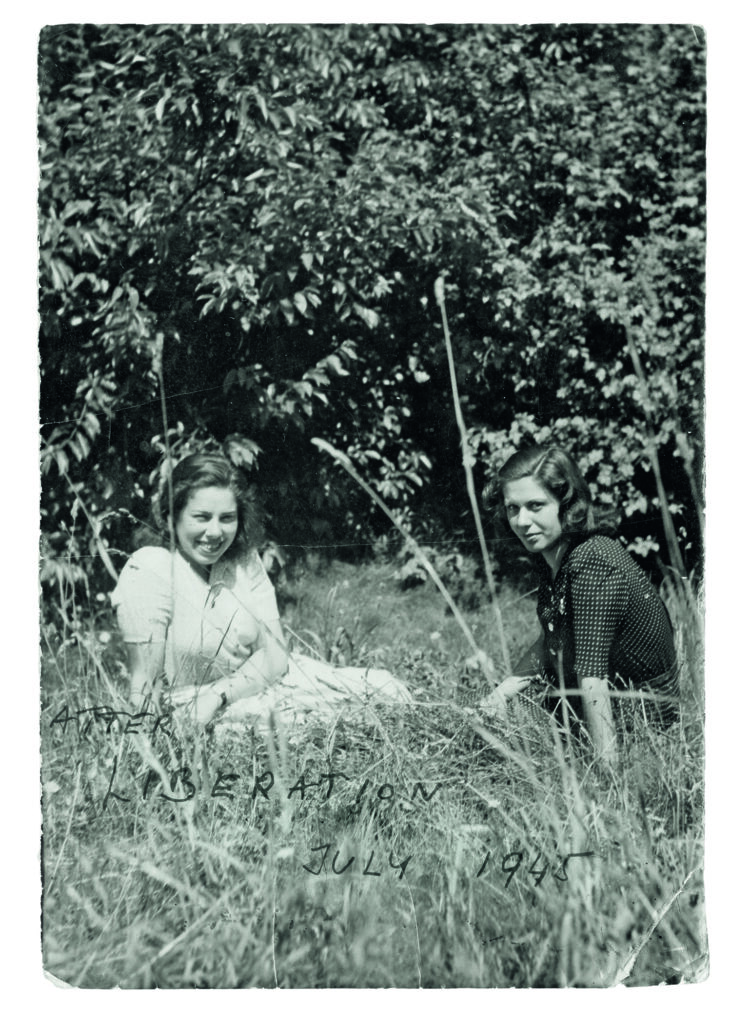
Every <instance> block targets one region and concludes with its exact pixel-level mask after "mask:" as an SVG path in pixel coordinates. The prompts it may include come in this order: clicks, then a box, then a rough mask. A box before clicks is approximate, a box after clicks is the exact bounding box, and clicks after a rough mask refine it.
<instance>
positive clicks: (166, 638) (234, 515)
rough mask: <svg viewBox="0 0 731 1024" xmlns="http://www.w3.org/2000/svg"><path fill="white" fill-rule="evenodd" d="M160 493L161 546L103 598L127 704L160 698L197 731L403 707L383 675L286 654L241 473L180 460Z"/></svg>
mask: <svg viewBox="0 0 731 1024" xmlns="http://www.w3.org/2000/svg"><path fill="white" fill-rule="evenodd" d="M171 490H172V501H169V497H168V495H169V490H168V488H167V487H165V488H163V491H162V496H161V499H160V512H161V519H162V521H163V522H164V523H166V524H167V526H168V531H169V533H170V534H171V537H172V541H173V543H172V545H168V546H155V545H151V546H147V547H142V548H140V549H139V550H138V551H136V552H135V553H134V555H132V557H131V558H130V559H129V561H128V562H127V564H126V565H125V567H124V568H123V570H122V572H121V574H120V578H119V582H118V584H117V587H116V589H115V591H114V593H113V595H112V603H113V605H114V606H115V608H116V611H117V618H118V621H119V626H120V630H121V633H122V637H123V639H124V641H125V643H126V647H127V651H128V656H129V673H130V697H131V700H132V701H133V702H134V703H136V704H138V705H139V704H141V703H143V702H144V701H146V700H153V701H157V700H159V699H160V698H161V696H163V694H164V696H165V698H166V699H169V700H170V701H171V702H172V704H173V705H174V706H175V707H177V708H178V709H180V710H181V711H183V712H186V713H188V714H189V715H190V717H191V718H192V719H193V720H194V721H195V722H197V723H198V724H201V725H207V724H209V723H211V722H213V721H215V720H217V719H218V718H219V717H221V716H224V715H225V716H226V717H227V718H228V719H229V720H251V721H254V720H259V721H261V720H262V719H266V718H268V716H269V715H270V714H271V713H276V714H279V715H284V716H288V717H289V718H290V719H291V718H292V717H293V716H296V714H297V713H307V712H309V711H316V712H318V713H320V714H322V713H327V712H328V711H330V710H332V709H334V708H335V707H337V705H338V704H339V703H340V702H342V701H343V700H346V699H352V698H356V699H358V700H361V701H364V700H395V701H402V702H408V701H410V699H411V698H410V696H409V694H408V691H407V690H406V688H405V687H404V686H403V684H401V683H400V682H399V681H398V680H396V679H394V677H393V676H391V675H390V673H388V672H385V671H382V670H363V669H355V668H334V667H333V666H330V665H326V664H324V663H322V662H319V661H317V660H314V659H311V658H307V657H305V656H303V655H301V654H297V655H293V656H291V657H290V656H289V655H288V652H287V645H286V643H285V641H284V637H283V634H282V627H281V623H280V620H279V613H278V610H277V601H276V596H275V592H274V587H273V586H272V584H271V582H270V580H269V578H268V576H267V574H266V571H265V569H264V566H263V565H262V562H261V559H260V558H259V555H258V553H257V545H258V544H259V543H260V542H261V539H262V535H261V527H260V520H259V517H258V515H257V511H256V507H255V505H254V503H253V501H252V499H251V497H250V494H249V491H248V488H247V486H246V483H245V481H244V479H243V476H242V474H241V472H240V470H238V469H237V468H236V467H234V466H232V465H231V464H230V463H229V462H228V460H227V459H225V458H223V457H219V456H212V455H207V454H201V455H191V456H188V457H187V458H185V459H183V460H181V461H180V462H179V463H178V464H177V465H176V466H175V468H174V469H173V472H172V477H171Z"/></svg>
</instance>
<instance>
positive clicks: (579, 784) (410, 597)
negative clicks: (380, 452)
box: [41, 563, 707, 988]
mask: <svg viewBox="0 0 731 1024" xmlns="http://www.w3.org/2000/svg"><path fill="white" fill-rule="evenodd" d="M294 589H295V597H297V598H298V601H297V604H296V605H295V606H294V612H293V613H292V615H291V616H290V618H289V619H288V623H289V626H290V629H291V637H292V643H293V645H294V646H298V645H299V644H300V643H303V644H304V643H305V642H306V643H307V644H308V645H309V646H310V647H311V648H312V647H314V649H315V650H316V651H317V652H319V653H320V654H321V655H322V656H324V657H328V658H331V659H332V660H334V661H347V660H357V661H358V662H359V663H365V664H372V665H385V666H387V667H389V668H391V669H392V670H394V671H396V672H397V673H398V674H399V675H401V676H402V677H403V678H404V679H405V680H406V681H407V682H408V684H409V686H410V688H411V690H412V693H413V694H414V695H415V699H416V703H415V705H414V706H413V707H390V708H389V707H386V706H383V705H373V706H370V707H367V708H363V709H355V708H351V709H344V710H343V711H342V713H341V714H340V715H339V716H338V717H337V718H336V719H334V720H333V719H330V720H323V719H319V718H317V717H316V716H315V715H312V716H310V718H309V719H308V720H307V721H306V722H305V723H304V724H302V725H299V726H297V728H296V729H294V728H293V729H292V730H289V731H288V730H287V729H285V728H283V727H282V726H280V725H277V724H276V723H272V726H271V728H270V729H269V730H267V731H265V732H264V733H254V732H252V731H251V730H247V729H243V728H236V729H234V728H228V729H226V728H223V727H221V728H219V729H217V730H216V731H215V732H213V733H212V734H206V735H205V736H204V737H203V738H201V737H200V736H197V735H193V734H191V735H187V734H185V733H181V732H179V731H175V730H170V735H167V733H166V730H165V728H164V723H163V728H162V729H159V730H158V731H157V733H156V734H155V736H154V738H151V737H150V736H149V735H148V736H147V737H146V736H145V735H139V734H138V735H134V734H130V733H127V734H126V735H125V733H124V728H123V723H121V722H120V721H112V720H111V719H109V718H107V719H104V718H103V717H100V718H99V720H98V721H96V722H95V721H94V716H93V714H87V715H86V716H85V717H84V718H82V720H81V721H80V722H79V724H78V725H77V723H76V722H74V721H69V722H67V723H66V725H65V726H64V724H63V721H64V717H65V716H64V715H63V713H62V709H63V708H64V707H65V706H66V707H68V709H69V710H70V711H75V710H77V709H79V708H87V707H95V706H98V705H107V706H111V707H117V708H119V707H122V706H123V697H124V694H125V685H126V679H125V669H124V657H123V652H122V650H121V647H120V644H119V640H118V638H117V636H116V634H115V633H114V630H113V628H112V627H111V626H110V624H109V623H108V622H106V621H104V620H103V619H102V620H99V619H98V617H97V619H96V620H95V619H94V618H93V617H92V616H91V615H90V614H87V613H85V611H84V609H82V608H74V609H73V614H72V613H71V612H69V613H68V614H67V616H66V621H65V624H62V625H61V626H60V627H59V629H58V630H57V631H56V632H55V634H54V633H52V631H51V630H50V629H48V628H46V629H45V631H44V632H45V651H44V659H43V660H44V675H43V708H42V720H41V721H42V744H43V783H44V799H43V829H44V831H43V866H44V900H43V915H44V937H43V940H44V962H45V967H46V968H47V970H49V971H50V972H51V973H53V974H54V975H56V976H57V977H59V978H61V979H63V980H64V981H65V982H67V983H69V984H71V985H73V986H80V987H111V986H116V985H120V986H122V987H126V988H136V987H152V986H161V987H169V988H173V987H175V988H178V987H216V988H222V987H252V986H261V987H275V986H279V987H284V988H312V987H322V988H337V987H359V988H367V987H381V986H386V987H391V986H394V987H400V988H411V987H477V988H482V987H508V986H518V987H528V986H530V987H556V986H575V987H593V986H608V985H613V984H618V983H622V984H625V985H653V984H658V983H679V982H682V981H686V982H687V981H696V980H699V979H702V978H703V977H704V976H705V973H706V971H707V951H706V938H705V924H704V900H703V870H702V860H703V799H702V796H703V793H702V758H703V746H702V725H703V721H702V703H701V701H700V700H699V695H698V689H697V686H696V684H695V683H694V681H693V678H692V674H691V672H690V670H689V667H690V665H691V664H692V663H693V660H694V659H695V658H696V657H697V653H698V652H697V645H698V643H699V637H698V633H697V625H696V622H695V620H694V619H693V618H692V617H690V616H688V615H687V612H686V611H685V606H684V603H683V602H681V601H678V602H677V606H676V609H675V614H676V629H677V634H678V638H679V644H680V647H681V659H682V662H683V672H682V679H681V682H682V704H681V721H680V722H679V723H678V724H677V725H675V726H673V728H672V729H671V730H670V731H668V732H666V733H653V732H651V731H649V730H648V729H646V728H644V727H643V726H642V724H641V723H639V722H638V727H637V729H636V730H635V731H634V733H633V734H632V735H631V736H630V738H629V739H628V740H627V743H626V745H625V748H624V756H623V758H622V759H621V762H620V764H619V765H618V766H617V768H616V770H613V771H611V772H607V771H605V770H603V769H600V768H599V767H598V766H597V765H595V764H594V763H593V762H592V759H591V755H590V753H589V752H588V750H583V749H581V748H578V747H577V748H574V749H573V751H572V752H571V756H569V749H568V748H567V747H566V745H565V743H564V741H563V740H562V739H561V737H560V736H559V735H558V733H557V732H556V731H555V730H551V729H545V728H542V729H538V728H534V727H533V726H532V725H531V723H530V722H529V721H523V720H520V721H515V722H514V723H513V725H512V726H511V725H508V726H506V727H505V728H504V729H503V731H501V732H500V733H497V732H495V731H494V730H493V729H492V728H491V727H490V725H489V723H488V722H487V721H485V720H484V719H483V718H482V717H481V716H480V713H479V711H478V710H477V709H478V705H479V700H480V697H481V696H482V695H483V693H484V691H485V689H486V687H487V686H488V685H489V684H488V682H487V680H486V679H485V676H484V675H483V674H482V673H481V672H479V671H474V670H471V669H470V668H469V667H467V666H466V655H468V654H469V653H470V648H469V645H467V644H466V642H465V638H464V634H463V632H462V630H461V628H460V627H459V626H458V624H457V623H456V622H455V620H454V617H452V616H450V615H447V614H445V611H444V603H443V601H442V599H441V597H440V595H439V594H438V592H437V591H436V589H435V588H434V587H432V585H431V584H430V583H427V584H426V585H424V586H423V587H421V588H417V589H415V590H411V591H407V592H403V591H401V590H400V589H399V587H398V586H397V583H396V581H395V580H394V578H393V573H392V569H391V567H390V566H388V565H386V564H384V563H373V564H371V565H369V566H362V567H357V568H354V567H351V566H346V565H341V564H337V563H335V564H333V565H332V566H330V567H328V568H327V570H325V571H323V572H321V573H315V572H307V573H303V574H302V575H301V576H300V577H299V578H298V579H297V580H296V582H295V584H294ZM499 600H500V602H501V611H502V616H503V620H504V622H505V630H506V637H507V642H508V644H509V646H510V648H511V653H515V652H517V651H518V649H519V648H520V647H521V646H522V645H523V644H524V643H525V640H526V637H527V635H529V634H532V633H533V632H534V630H535V627H534V625H533V622H534V610H533V605H532V599H531V598H524V596H523V595H521V594H518V593H515V592H512V591H510V590H509V589H504V590H503V591H502V592H501V593H500V596H499ZM488 613H489V609H488V599H487V596H486V595H483V600H482V604H481V605H480V606H479V607H478V608H476V610H475V611H473V612H471V613H467V612H465V613H464V614H465V616H466V618H467V619H468V620H469V626H470V629H471V630H472V631H473V633H474V635H475V637H476V640H477V642H478V643H479V645H480V647H481V648H483V649H484V650H485V651H486V652H487V653H488V655H489V656H490V657H492V658H493V659H494V660H495V663H496V664H497V665H498V666H500V665H501V652H500V643H499V641H496V638H495V637H494V631H493V630H492V629H491V628H490V627H489V625H488V624H489V622H490V618H489V615H488ZM298 638H301V640H300V639H298ZM637 714H638V715H639V710H638V712H637ZM59 715H60V717H59ZM54 718H55V719H56V724H52V723H53V721H54ZM88 723H91V724H88ZM150 731H151V726H148V727H147V729H145V730H142V732H147V733H148V734H149V733H150ZM115 765H116V772H115ZM184 768H185V769H187V770H188V774H187V775H183V776H182V777H181V775H180V773H179V774H178V777H177V779H176V777H175V771H176V769H178V770H180V769H184ZM113 772H115V774H114V781H113V783H112V784H111V787H110V782H111V780H112V773H113ZM224 776H227V777H224ZM234 776H236V777H235V778H234ZM322 777H326V778H325V780H324V781H320V780H321V778H322ZM257 779H258V780H259V783H260V785H259V786H258V787H257V785H256V782H257ZM331 783H332V786H331V791H330V784H331ZM311 784H312V785H311ZM191 786H194V787H195V795H194V797H193V798H192V799H190V800H186V801H182V802H175V801H174V800H171V799H165V797H166V796H168V797H175V796H177V797H182V796H184V795H185V793H186V791H190V787H191ZM325 848H327V850H325ZM325 852H326V856H325V859H324V863H325V866H324V867H323V868H322V870H320V871H319V872H317V869H318V867H319V866H320V864H321V862H322V861H323V856H324V854H325ZM351 858H353V859H352V861H351ZM566 858H568V859H566ZM348 865H349V866H348ZM307 867H309V868H310V869H311V871H308V870H306V868H307ZM314 872H317V873H314ZM338 872H340V873H338Z"/></svg>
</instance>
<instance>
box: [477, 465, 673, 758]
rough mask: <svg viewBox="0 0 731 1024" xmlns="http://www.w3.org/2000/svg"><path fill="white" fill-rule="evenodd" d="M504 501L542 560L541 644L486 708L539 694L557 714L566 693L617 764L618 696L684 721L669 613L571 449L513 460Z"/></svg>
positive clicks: (658, 718)
mask: <svg viewBox="0 0 731 1024" xmlns="http://www.w3.org/2000/svg"><path fill="white" fill-rule="evenodd" d="M497 500H498V501H499V503H500V506H501V514H502V515H504V516H505V517H506V519H507V523H508V526H509V527H510V529H511V530H512V531H513V533H514V534H515V535H516V536H517V537H518V539H519V540H520V542H521V543H522V544H523V546H524V547H525V548H526V550H527V551H529V552H530V553H531V554H533V555H537V556H540V558H538V559H537V561H538V564H539V568H540V571H541V579H540V584H539V589H538V608H537V610H538V618H539V621H540V624H541V628H542V636H541V638H540V639H539V641H538V642H537V643H536V644H535V645H534V646H533V647H532V648H530V650H528V651H527V652H526V653H525V654H524V655H523V657H522V658H521V659H520V661H519V663H518V665H517V666H516V669H515V674H514V675H512V676H510V677H509V678H508V679H506V680H504V681H503V682H502V683H501V684H500V685H499V686H498V687H497V688H496V689H495V690H494V691H493V693H492V694H491V695H490V696H489V697H488V699H487V700H486V701H485V704H484V708H485V710H486V711H487V712H488V713H492V714H497V715H504V714H505V712H506V707H507V701H508V700H509V699H510V698H511V697H515V696H516V695H517V694H520V693H524V694H525V693H528V694H531V693H538V692H540V693H541V695H542V702H543V703H544V704H547V705H548V706H549V707H550V708H551V710H553V711H556V710H557V708H558V707H559V706H560V704H559V701H558V699H557V698H558V696H559V694H560V691H561V690H565V691H569V693H568V694H567V695H565V696H564V698H563V699H565V700H566V701H567V703H568V705H569V710H570V714H571V717H572V719H573V721H574V722H581V723H583V724H584V726H585V727H586V729H587V730H588V733H589V736H590V737H591V740H592V741H593V744H594V747H595V749H596V753H597V755H598V756H599V757H600V758H601V759H602V760H605V761H612V760H614V759H615V757H616V752H617V729H616V724H617V718H618V717H619V713H618V710H617V707H616V705H618V704H619V703H620V701H621V698H620V699H619V700H616V699H612V694H613V693H621V692H622V691H627V690H635V691H641V692H642V693H643V694H646V695H647V698H648V699H647V701H645V708H646V709H647V710H646V714H647V716H648V718H649V719H650V720H651V721H652V722H653V723H654V724H656V725H660V726H663V725H667V724H669V723H670V722H672V721H673V720H674V719H675V718H676V717H677V704H678V700H677V698H678V668H677V658H676V653H675V647H674V642H673V630H672V625H671V623H670V619H669V616H668V613H667V610H666V608H665V606H664V604H663V602H662V600H661V599H660V596H659V594H658V593H657V591H656V590H655V588H654V587H653V586H652V584H651V583H650V582H649V580H648V579H647V578H646V576H645V575H644V573H643V572H642V571H641V570H640V569H639V567H638V566H637V565H636V563H635V562H634V561H633V560H632V558H631V557H630V555H629V554H628V553H627V551H626V550H625V549H624V547H623V546H622V544H620V543H619V541H617V540H615V539H613V538H612V537H611V536H609V535H607V534H605V533H602V532H601V531H600V530H599V529H598V528H597V527H596V525H595V516H594V511H593V509H592V504H591V495H590V492H589V488H588V485H587V484H586V481H585V480H584V478H583V477H582V475H581V473H580V471H579V469H578V466H577V465H576V463H575V462H574V460H573V459H572V458H571V456H570V455H569V454H568V453H567V452H565V451H563V449H561V448H557V447H549V448H542V447H534V448H529V449H526V450H523V451H519V452H517V453H516V454H515V455H513V456H512V457H511V458H510V459H508V461H507V462H506V463H505V465H504V466H503V467H502V469H501V470H500V472H499V474H498V479H497ZM537 682H539V683H540V686H538V685H535V684H536V683H537ZM546 691H548V696H546Z"/></svg>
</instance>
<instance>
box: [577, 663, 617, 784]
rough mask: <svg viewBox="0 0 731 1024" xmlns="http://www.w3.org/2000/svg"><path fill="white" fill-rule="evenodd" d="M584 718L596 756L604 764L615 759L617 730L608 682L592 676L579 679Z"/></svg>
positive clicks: (610, 763)
mask: <svg viewBox="0 0 731 1024" xmlns="http://www.w3.org/2000/svg"><path fill="white" fill-rule="evenodd" d="M579 689H580V690H581V700H582V703H583V706H584V718H585V719H586V724H587V728H588V729H589V735H590V737H591V741H592V743H593V744H594V748H595V750H596V753H597V757H598V758H599V760H600V761H601V762H603V763H604V764H606V765H612V764H614V763H615V762H616V759H617V731H616V729H615V727H614V719H613V718H612V702H611V699H610V697H609V682H608V680H606V679H598V678H596V677H594V676H585V677H582V678H581V679H579Z"/></svg>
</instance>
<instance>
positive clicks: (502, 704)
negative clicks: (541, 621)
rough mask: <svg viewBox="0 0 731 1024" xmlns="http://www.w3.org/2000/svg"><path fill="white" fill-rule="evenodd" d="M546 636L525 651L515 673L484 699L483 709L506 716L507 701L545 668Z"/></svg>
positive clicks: (492, 713) (491, 713)
mask: <svg viewBox="0 0 731 1024" xmlns="http://www.w3.org/2000/svg"><path fill="white" fill-rule="evenodd" d="M543 652H544V638H543V634H542V633H541V635H540V637H539V638H538V640H536V642H535V643H534V644H531V646H530V647H529V648H528V649H527V651H525V652H524V653H523V654H522V655H521V656H520V658H519V659H518V663H517V665H516V666H515V674H514V675H512V676H508V677H507V679H504V680H503V681H502V683H500V684H499V685H498V686H496V687H495V689H494V690H493V691H492V693H491V694H490V695H489V696H488V697H486V698H485V700H483V701H482V705H481V706H482V710H483V711H484V712H486V714H488V715H498V716H499V717H500V718H504V717H505V715H506V713H507V702H508V700H510V698H511V697H515V696H516V695H517V694H519V693H520V692H521V691H522V690H525V688H526V687H527V686H528V684H529V683H530V682H531V681H532V680H533V679H535V678H536V676H538V675H540V673H541V671H542V670H543Z"/></svg>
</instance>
